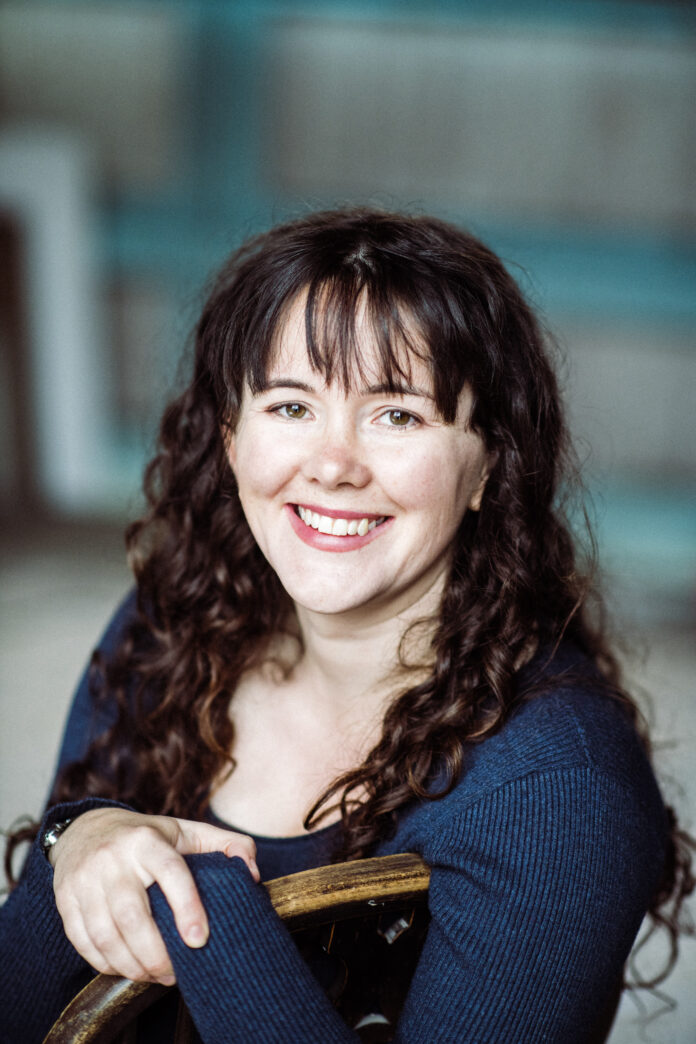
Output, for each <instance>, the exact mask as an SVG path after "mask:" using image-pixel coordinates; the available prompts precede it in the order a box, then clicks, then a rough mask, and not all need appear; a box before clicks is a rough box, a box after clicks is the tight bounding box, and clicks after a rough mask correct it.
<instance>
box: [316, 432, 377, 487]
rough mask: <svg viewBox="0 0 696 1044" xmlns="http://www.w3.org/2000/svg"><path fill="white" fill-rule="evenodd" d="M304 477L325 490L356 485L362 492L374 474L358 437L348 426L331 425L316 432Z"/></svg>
mask: <svg viewBox="0 0 696 1044" xmlns="http://www.w3.org/2000/svg"><path fill="white" fill-rule="evenodd" d="M304 474H305V478H306V479H308V480H309V481H310V482H317V483H319V484H320V485H321V486H323V487H324V488H325V489H337V488H338V487H340V486H344V485H345V486H354V487H355V488H356V489H363V488H364V487H365V486H366V485H367V484H368V483H369V481H370V477H371V471H370V467H369V465H368V463H367V461H366V460H365V459H364V457H363V451H362V449H361V446H360V443H359V440H358V438H357V437H356V435H355V432H353V431H351V430H349V428H348V426H344V425H340V426H339V425H330V426H327V428H325V429H324V430H323V431H321V432H317V437H316V442H315V444H314V445H313V447H312V450H311V452H310V453H309V454H308V457H307V460H306V461H305V467H304Z"/></svg>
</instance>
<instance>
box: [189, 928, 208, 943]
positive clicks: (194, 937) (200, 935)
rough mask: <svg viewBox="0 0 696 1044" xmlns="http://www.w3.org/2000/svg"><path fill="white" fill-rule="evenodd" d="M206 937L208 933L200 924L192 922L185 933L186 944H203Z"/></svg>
mask: <svg viewBox="0 0 696 1044" xmlns="http://www.w3.org/2000/svg"><path fill="white" fill-rule="evenodd" d="M207 938H208V933H207V932H206V930H205V929H204V928H203V926H202V925H200V924H192V925H191V927H190V928H189V930H188V931H187V933H186V944H187V946H203V944H204V943H205V942H206V940H207Z"/></svg>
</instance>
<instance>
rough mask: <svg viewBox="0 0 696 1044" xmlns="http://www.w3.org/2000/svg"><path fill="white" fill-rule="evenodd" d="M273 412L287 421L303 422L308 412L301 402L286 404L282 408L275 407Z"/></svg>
mask: <svg viewBox="0 0 696 1044" xmlns="http://www.w3.org/2000/svg"><path fill="white" fill-rule="evenodd" d="M271 412H272V413H277V414H279V415H280V416H281V417H285V418H286V419H287V420H303V419H304V418H305V417H306V416H307V412H308V411H307V407H306V406H303V405H302V403H301V402H284V403H283V404H282V405H281V406H274V407H273V409H272V411H271Z"/></svg>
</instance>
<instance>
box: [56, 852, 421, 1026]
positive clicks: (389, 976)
mask: <svg viewBox="0 0 696 1044" xmlns="http://www.w3.org/2000/svg"><path fill="white" fill-rule="evenodd" d="M429 880H430V871H429V869H428V867H427V866H426V864H425V863H424V862H423V860H422V859H421V858H420V857H419V856H416V855H408V854H405V855H392V856H380V857H378V858H375V859H360V860H355V861H354V862H350V863H339V864H336V865H335V866H322V867H318V868H317V869H315V870H304V871H302V872H300V873H297V874H291V875H289V876H288V877H278V878H276V879H275V880H274V881H268V882H266V884H265V886H264V887H265V888H266V889H267V891H268V893H269V895H270V898H271V902H272V903H273V906H274V908H275V910H276V911H277V913H278V914H279V915H280V917H282V919H283V920H284V922H285V923H286V925H287V926H288V928H289V929H290V931H292V932H293V933H295V938H296V942H297V944H298V947H299V949H300V951H301V952H302V954H303V956H305V958H306V959H307V960H308V961H309V963H310V964H311V963H312V962H313V961H315V960H317V959H321V960H323V961H325V960H326V959H327V958H329V959H331V960H332V961H333V970H332V969H331V968H329V975H328V980H327V976H326V975H324V979H325V980H327V981H328V987H327V993H328V994H329V996H330V997H331V999H332V1001H333V1002H334V1004H335V1006H336V1007H337V1009H338V1010H339V1011H340V1012H341V1014H342V1015H343V1017H344V1018H345V1019H346V1021H347V1022H348V1024H349V1025H351V1026H353V1027H354V1028H355V1029H356V1030H357V1031H358V1033H359V1034H360V1035H361V1036H362V1037H363V1039H364V1040H366V1041H367V1040H369V1041H371V1042H377V1041H380V1042H381V1041H389V1040H391V1034H392V1033H393V1028H394V1023H395V1021H396V1018H397V1016H398V1012H399V1010H400V1007H401V1004H402V1003H403V1000H404V997H405V994H406V990H407V989H408V984H409V982H410V978H411V975H412V974H413V970H414V968H415V962H416V960H417V957H418V953H419V952H420V947H421V944H422V940H423V938H424V935H425V930H426V928H427V922H428V913H427V902H426V900H427V891H428V883H429ZM320 955H321V956H320ZM325 971H326V969H325ZM171 994H174V995H177V996H178V994H177V991H176V990H175V989H174V988H172V989H168V988H167V987H165V986H159V985H157V984H152V983H141V982H131V981H130V980H128V979H121V978H118V977H116V976H112V975H97V977H96V978H95V979H93V980H92V981H91V982H90V983H88V985H87V986H85V988H84V989H83V990H82V991H81V992H80V993H79V994H78V995H77V997H75V998H74V1000H72V1001H71V1002H70V1004H69V1005H68V1006H67V1007H66V1008H65V1010H64V1012H63V1013H62V1015H61V1016H60V1018H59V1019H58V1020H57V1022H56V1023H54V1025H53V1027H52V1028H51V1030H50V1031H49V1033H48V1035H47V1037H46V1038H45V1040H44V1044H112V1042H115V1041H119V1042H120V1044H131V1042H134V1041H135V1039H136V1033H137V1020H138V1017H139V1016H144V1015H145V1013H146V1012H147V1010H148V1009H149V1008H150V1007H151V1006H152V1005H153V1004H155V1003H156V1002H158V1001H159V1000H160V999H161V998H163V997H165V996H166V995H171ZM172 1021H173V1022H174V1021H175V1025H173V1028H172V1044H189V1042H190V1041H191V1040H192V1039H193V1038H192V1025H191V1020H190V1017H189V1015H188V1013H187V1011H186V1009H185V1008H184V1006H183V1003H181V1001H180V999H179V1010H178V1013H177V1015H176V1019H175V1020H172Z"/></svg>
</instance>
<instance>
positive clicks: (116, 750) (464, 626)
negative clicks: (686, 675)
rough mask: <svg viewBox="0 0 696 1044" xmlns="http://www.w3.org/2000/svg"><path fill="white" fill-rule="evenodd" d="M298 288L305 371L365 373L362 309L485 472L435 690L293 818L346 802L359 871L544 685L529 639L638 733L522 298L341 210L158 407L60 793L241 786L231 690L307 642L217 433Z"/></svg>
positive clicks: (676, 841)
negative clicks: (134, 596) (118, 594)
mask: <svg viewBox="0 0 696 1044" xmlns="http://www.w3.org/2000/svg"><path fill="white" fill-rule="evenodd" d="M302 294H306V304H305V328H306V338H307V347H308V354H309V358H310V362H311V364H312V366H313V367H314V368H315V369H316V370H317V371H318V372H320V373H321V374H322V375H323V376H324V378H325V379H326V381H327V382H331V381H339V382H342V383H343V384H344V385H345V386H350V384H351V382H352V381H354V380H355V378H356V374H360V369H361V356H360V341H359V337H358V335H357V332H356V313H357V310H358V303H359V302H360V303H361V305H362V306H364V308H365V313H366V315H367V320H368V322H369V324H370V328H371V331H372V333H373V335H374V341H375V344H376V345H377V349H378V355H379V358H380V360H381V366H382V370H383V380H384V382H385V383H386V384H387V386H395V385H396V383H397V382H398V380H399V378H402V377H404V376H408V375H407V374H404V369H405V368H406V369H407V368H408V359H409V358H412V355H411V353H415V354H417V355H419V356H420V357H421V358H422V359H423V360H424V361H425V362H426V363H427V365H428V366H429V368H430V372H431V375H432V383H433V390H434V398H435V401H436V404H437V408H438V410H439V412H440V414H441V415H442V417H443V419H444V420H445V422H449V423H451V422H452V421H453V420H454V418H455V415H456V411H457V402H458V398H459V395H460V392H461V391H462V389H463V388H464V387H465V386H469V387H470V389H471V391H472V393H473V406H472V413H471V426H472V428H473V430H475V431H476V432H477V433H478V434H479V435H480V436H481V437H482V439H483V440H484V443H485V446H486V448H487V449H488V450H489V451H490V453H491V455H492V457H493V458H494V459H495V465H494V466H493V468H492V470H491V473H490V476H489V478H488V483H487V486H486V489H485V493H484V496H483V500H482V504H481V510H480V512H478V513H474V512H467V513H466V515H465V517H464V518H463V520H462V522H461V525H460V528H459V531H458V533H457V537H456V540H455V546H454V549H453V559H452V564H451V569H450V573H449V578H448V582H447V585H446V589H445V592H444V596H443V600H442V604H441V608H440V613H439V618H438V619H437V621H436V622H435V625H434V628H433V639H432V657H431V662H430V664H429V673H428V676H427V678H426V679H425V680H422V677H421V680H419V682H418V683H417V684H412V685H410V686H408V685H406V686H402V688H401V690H400V691H398V692H395V694H394V698H393V700H392V702H391V704H390V707H389V709H388V711H387V713H386V716H385V718H384V726H383V732H382V735H381V737H380V738H379V740H378V742H377V743H376V745H375V746H374V747H373V749H372V750H371V751H370V752H369V753H368V755H367V756H366V758H365V760H364V762H363V763H362V764H361V765H359V766H357V767H356V768H354V769H353V770H352V771H350V772H347V773H346V774H345V775H343V776H341V777H340V778H339V779H337V780H335V781H334V782H333V783H332V785H331V786H330V787H329V788H328V790H327V791H326V793H325V794H324V795H322V797H321V798H320V799H319V800H318V801H317V803H316V805H315V806H314V807H313V808H312V809H311V810H310V811H309V813H308V815H307V819H306V825H307V827H310V826H312V825H314V824H316V823H317V822H318V821H319V820H320V819H321V817H322V815H324V814H325V813H326V811H327V809H328V808H329V807H335V805H336V803H338V805H339V806H340V809H341V814H342V823H343V847H342V850H341V852H340V853H339V858H342V859H352V858H357V857H360V856H363V855H366V854H369V853H370V852H371V850H372V849H373V848H374V846H375V844H376V843H377V841H378V840H379V839H380V838H383V837H384V836H385V835H388V834H389V832H390V831H391V830H392V829H393V826H394V823H395V821H396V817H397V815H398V814H399V812H400V811H401V810H402V809H403V808H404V806H406V805H407V804H408V803H409V802H411V801H413V800H414V798H418V799H433V798H435V797H437V796H439V795H441V794H442V793H443V788H442V787H441V786H439V787H438V789H437V792H435V790H434V779H435V777H436V775H437V778H438V780H440V781H441V780H442V779H443V778H444V779H445V780H446V783H445V787H444V790H445V791H446V790H449V789H451V788H452V787H453V786H454V785H455V783H456V781H457V779H458V777H459V776H460V774H461V773H462V772H463V771H465V755H466V750H467V745H468V744H470V743H472V742H480V741H481V740H482V739H483V738H484V737H485V736H487V735H490V734H491V733H492V732H493V731H494V730H496V729H498V728H500V726H501V725H502V724H503V722H504V721H505V720H506V718H507V717H508V716H509V714H510V712H511V709H512V708H513V706H514V705H515V704H516V702H518V701H519V700H521V699H528V698H531V697H532V696H533V695H535V694H538V691H539V687H540V686H543V685H546V686H547V687H548V685H549V684H550V680H549V679H548V678H547V679H546V681H545V682H544V683H542V682H540V681H539V679H537V682H538V684H537V686H536V688H530V687H528V688H527V689H526V690H525V691H520V687H519V685H518V670H519V666H520V664H521V663H523V662H525V661H526V660H528V659H529V650H530V648H531V647H532V646H533V647H535V648H538V649H541V650H546V651H547V652H548V654H549V657H550V655H551V651H552V650H553V649H555V648H556V647H557V645H558V643H559V642H560V640H561V638H562V637H566V638H568V639H570V640H571V641H573V642H574V643H575V644H576V646H578V647H579V648H580V649H581V650H583V651H584V652H585V653H586V655H587V656H588V657H589V658H590V660H591V661H592V662H593V663H594V664H595V665H596V667H597V669H598V676H599V677H600V678H601V682H602V684H604V686H605V687H606V690H607V693H608V694H610V695H611V696H612V698H615V699H617V700H619V701H620V702H621V703H622V704H623V706H624V707H625V708H626V711H627V713H629V714H630V715H631V716H632V718H633V720H634V721H635V722H636V725H637V726H638V727H639V728H640V721H639V716H638V712H637V710H636V708H635V705H634V703H633V702H632V700H631V699H630V697H629V696H628V695H627V694H626V693H625V692H624V691H623V690H622V688H621V685H620V677H619V670H618V666H617V662H616V659H615V657H614V655H613V654H612V651H611V649H610V647H609V645H608V642H607V640H606V637H605V629H604V624H603V620H602V614H601V601H600V600H599V599H598V597H597V596H596V592H595V591H594V585H593V569H592V559H593V554H592V552H593V545H592V544H591V543H590V545H589V554H586V555H585V556H584V559H583V558H582V557H581V556H580V555H579V554H578V552H577V550H576V547H577V538H576V536H574V535H573V534H572V532H571V527H570V524H569V522H568V520H567V515H568V512H567V506H568V500H569V497H570V494H571V492H572V488H573V484H574V482H573V475H574V469H573V467H572V463H571V455H570V446H569V440H568V434H567V431H566V427H565V422H564V418H563V413H562V408H561V399H560V394H559V389H558V386H557V380H556V377H555V374H554V370H553V367H552V365H551V362H550V358H549V351H548V348H547V342H548V338H547V337H546V336H545V335H544V333H543V331H542V330H541V328H540V325H539V323H538V321H537V319H536V318H535V316H534V314H533V312H532V310H531V309H530V307H529V305H528V304H527V302H526V301H525V299H524V297H523V295H522V293H521V291H520V289H519V287H518V286H517V284H516V283H515V281H514V280H513V279H512V278H511V276H510V274H509V273H508V271H507V270H506V268H505V266H504V265H503V264H502V262H501V261H500V259H499V258H498V257H496V256H495V254H493V253H492V252H491V251H490V250H489V249H487V248H486V247H485V246H484V245H483V244H482V243H481V242H479V241H478V240H477V239H476V238H474V237H473V236H471V235H469V234H468V233H466V232H464V231H461V230H460V229H458V228H455V227H453V226H452V225H450V224H447V223H444V222H441V221H439V220H436V219H434V218H430V217H412V216H403V215H398V214H391V213H383V212H380V211H375V210H371V209H350V210H340V211H332V212H325V213H318V214H313V215H310V216H308V217H305V218H302V219H300V220H297V221H294V222H291V223H288V224H285V225H282V226H280V227H277V228H275V229H273V230H272V231H270V232H267V233H265V234H264V235H261V236H259V237H258V238H256V239H254V240H252V241H251V242H249V243H247V244H246V245H245V246H243V247H242V248H241V249H240V250H238V251H237V252H236V253H235V254H234V255H233V256H232V257H231V259H230V260H229V261H228V262H227V264H226V265H225V266H224V268H223V269H222V271H221V272H220V274H219V276H218V277H217V280H216V281H215V283H214V285H213V287H212V290H211V293H210V295H209V298H208V300H207V303H206V304H205V307H204V309H203V313H202V315H201V318H200V321H199V323H198V326H197V330H196V338H195V362H194V370H193V377H192V379H191V380H190V383H189V384H188V386H187V387H186V389H185V391H184V392H183V394H181V395H180V397H179V398H177V399H176V400H175V401H174V402H172V404H171V405H170V406H169V407H168V409H167V410H166V412H165V414H164V418H163V421H162V425H161V430H160V441H159V452H158V453H157V455H156V456H155V458H154V459H153V461H152V462H151V463H150V465H149V466H148V468H147V471H146V476H145V491H146V495H147V500H148V505H149V510H148V512H147V514H146V515H145V517H143V518H142V519H141V520H139V521H137V522H135V523H134V524H132V525H131V526H130V527H129V529H128V531H127V546H128V550H129V553H130V560H131V563H132V566H133V569H134V572H135V576H136V579H137V587H138V604H139V615H138V619H137V621H136V622H134V623H133V624H132V625H131V626H130V629H129V630H128V632H127V634H126V635H125V637H124V640H123V643H122V645H121V648H120V650H119V652H118V654H117V656H116V657H115V659H114V660H113V662H110V663H101V662H99V661H98V660H97V661H95V662H94V664H93V676H92V685H93V692H94V694H95V699H97V700H99V699H106V698H108V700H110V701H113V700H114V699H116V701H117V705H118V716H117V720H116V721H115V724H114V725H113V727H112V728H111V729H110V730H109V731H108V732H106V733H105V734H103V735H102V736H101V737H99V738H98V739H97V740H96V741H95V742H94V744H93V746H92V748H91V749H90V751H89V753H88V754H87V756H86V757H85V758H84V759H83V760H82V761H81V762H79V763H77V764H73V765H71V766H68V767H67V769H66V770H65V771H64V772H63V773H62V775H61V777H60V779H59V780H58V783H57V785H56V789H55V792H54V794H53V796H52V798H53V800H54V801H57V800H67V799H74V798H76V797H82V796H84V795H85V794H98V795H101V796H104V797H109V798H116V797H118V798H119V799H120V800H121V801H126V802H128V803H130V804H132V805H133V806H134V807H136V808H138V809H141V810H143V811H147V812H152V813H162V814H171V815H177V816H185V817H190V816H196V815H200V814H201V812H202V810H203V809H204V808H205V807H206V805H207V803H208V802H209V799H210V794H211V787H213V785H214V781H219V780H220V779H222V778H224V775H225V772H230V771H233V770H234V761H233V758H232V756H231V751H233V748H234V725H233V721H232V719H231V717H230V713H229V710H230V701H231V700H232V699H233V694H234V692H235V689H236V687H237V684H238V681H239V679H240V677H241V675H242V673H243V672H244V671H246V670H248V669H249V668H251V667H254V666H258V665H260V664H261V663H263V662H264V659H265V658H266V657H267V656H268V652H269V642H270V640H271V639H272V638H273V637H274V636H276V635H278V633H279V632H284V631H290V632H291V633H295V634H296V633H297V632H296V629H294V628H293V606H292V602H291V601H290V599H289V597H288V595H287V594H286V592H285V591H284V590H283V588H282V586H281V584H280V581H279V580H278V578H277V576H276V575H275V573H274V572H273V570H272V569H271V567H270V566H269V564H268V563H267V562H266V560H265V559H264V557H263V556H262V554H261V552H260V550H259V548H258V546H257V545H256V543H255V541H254V538H253V536H252V534H251V531H250V529H249V527H248V525H247V522H246V520H245V517H244V513H243V511H242V507H241V504H240V500H239V497H238V494H237V489H236V484H235V479H234V476H233V474H232V471H231V468H230V466H229V463H228V460H227V456H226V452H225V438H226V435H227V434H228V433H229V432H231V431H234V428H235V424H236V418H237V415H238V411H239V408H240V403H241V399H242V394H243V390H244V386H245V384H248V385H249V386H250V388H251V389H252V391H257V390H259V389H260V388H262V387H263V384H264V379H265V376H266V372H267V368H268V366H269V363H270V361H271V359H272V355H273V351H274V346H275V344H276V337H277V333H278V330H279V327H280V326H281V324H282V322H283V319H284V317H285V315H286V314H287V311H288V309H289V307H290V306H291V305H292V303H293V302H296V301H297V300H298V298H300V295H302ZM424 346H427V347H424ZM404 349H406V350H405V351H404ZM564 505H565V507H564ZM406 637H407V636H405V638H404V642H405V641H406ZM405 650H406V646H405V644H404V645H403V656H404V659H405V658H406V651H405ZM646 742H647V741H646ZM356 793H359V795H360V800H357V799H356V796H355V795H356ZM683 842H684V836H683V835H681V834H680V833H679V832H678V831H677V829H676V827H674V830H673V840H672V846H671V848H670V852H669V855H668V859H667V865H666V869H665V875H664V880H663V882H662V885H661V888H660V891H659V894H658V895H657V896H656V898H655V903H654V905H653V914H654V916H655V918H656V919H657V920H658V921H660V922H662V923H664V924H667V926H668V928H669V930H670V933H671V938H672V940H673V941H674V939H675V938H676V932H677V927H678V910H679V906H680V903H681V899H682V897H683V895H684V894H685V893H686V892H687V891H689V889H690V888H691V887H692V886H693V881H692V879H691V877H690V874H689V870H688V859H687V854H686V849H685V847H684V843H683Z"/></svg>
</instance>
